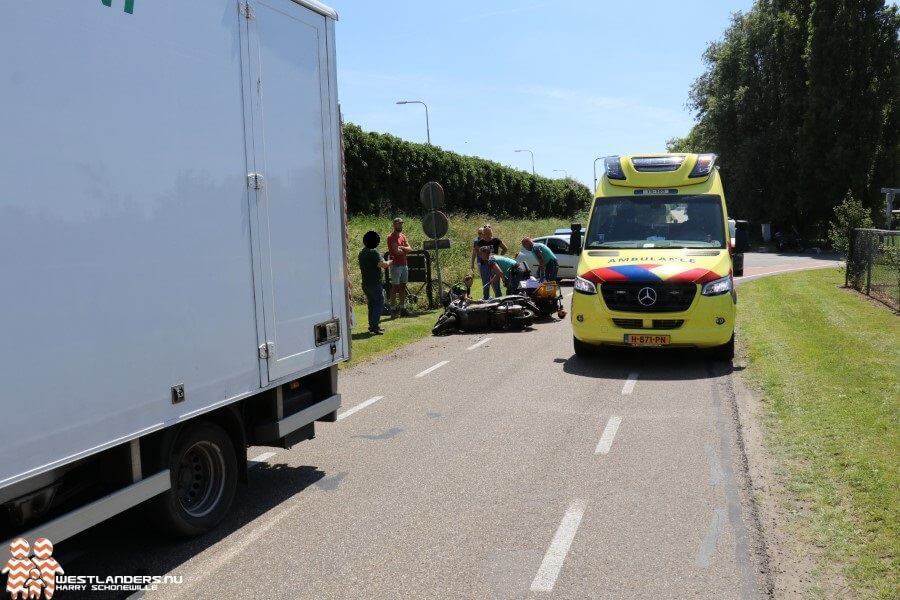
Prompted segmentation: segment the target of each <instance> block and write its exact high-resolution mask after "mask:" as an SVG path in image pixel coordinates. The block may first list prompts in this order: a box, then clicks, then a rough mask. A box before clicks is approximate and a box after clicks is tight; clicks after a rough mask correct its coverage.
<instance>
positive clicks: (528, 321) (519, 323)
mask: <svg viewBox="0 0 900 600" xmlns="http://www.w3.org/2000/svg"><path fill="white" fill-rule="evenodd" d="M534 317H535V315H534V311H532V310H531V309H530V308H526V309H525V310H523V311H522V312H521V313H519V314H518V315H516V316H515V317H512V318H510V322H509V325H510V328H513V329H525V328H526V327H531V325H532V324H533V323H534Z"/></svg>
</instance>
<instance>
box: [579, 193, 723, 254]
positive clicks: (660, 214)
mask: <svg viewBox="0 0 900 600" xmlns="http://www.w3.org/2000/svg"><path fill="white" fill-rule="evenodd" d="M586 239H587V243H586V244H585V246H586V247H587V248H724V247H725V219H724V217H723V216H722V201H721V199H720V198H719V196H712V195H704V196H667V197H662V196H649V197H646V196H634V197H632V196H625V197H615V198H599V199H598V200H597V202H595V204H594V212H593V214H591V222H590V225H589V228H588V234H587V238H586Z"/></svg>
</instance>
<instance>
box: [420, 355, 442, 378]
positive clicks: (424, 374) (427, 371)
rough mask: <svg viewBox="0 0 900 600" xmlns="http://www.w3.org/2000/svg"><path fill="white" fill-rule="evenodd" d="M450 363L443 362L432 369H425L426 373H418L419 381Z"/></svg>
mask: <svg viewBox="0 0 900 600" xmlns="http://www.w3.org/2000/svg"><path fill="white" fill-rule="evenodd" d="M449 362H450V361H449V360H442V361H441V362H439V363H438V364H436V365H434V366H431V367H428V368H427V369H425V370H424V371H421V372H419V373H416V379H418V378H419V377H425V376H426V375H428V374H429V373H431V372H432V371H437V370H438V369H440V368H441V367H443V366H444V365H446V364H448V363H449Z"/></svg>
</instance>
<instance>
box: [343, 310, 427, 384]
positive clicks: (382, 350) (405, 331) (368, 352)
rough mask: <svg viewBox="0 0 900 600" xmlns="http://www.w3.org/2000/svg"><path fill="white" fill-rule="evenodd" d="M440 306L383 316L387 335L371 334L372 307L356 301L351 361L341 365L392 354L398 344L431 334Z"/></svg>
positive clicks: (400, 345)
mask: <svg viewBox="0 0 900 600" xmlns="http://www.w3.org/2000/svg"><path fill="white" fill-rule="evenodd" d="M440 313H441V311H439V310H429V311H421V312H419V313H417V314H416V315H415V316H412V317H398V318H396V319H390V318H388V317H382V318H381V327H382V328H383V329H384V335H372V334H371V333H369V332H368V329H369V321H368V319H369V311H368V310H367V309H366V305H365V304H355V305H354V306H353V314H354V318H355V319H356V326H355V327H353V329H352V330H351V335H352V341H351V344H352V351H351V353H350V356H351V358H350V361H348V362H346V363H341V367H342V368H345V369H346V368H350V367H352V366H354V365H358V364H359V363H362V362H365V361H367V360H372V359H373V358H377V357H379V356H383V355H385V354H389V353H391V352H393V351H394V350H397V349H398V348H402V347H403V346H406V345H407V344H411V343H413V342H415V341H417V340H419V339H422V338H423V337H427V336H429V335H431V328H432V327H434V322H435V321H437V318H438V315H439V314H440Z"/></svg>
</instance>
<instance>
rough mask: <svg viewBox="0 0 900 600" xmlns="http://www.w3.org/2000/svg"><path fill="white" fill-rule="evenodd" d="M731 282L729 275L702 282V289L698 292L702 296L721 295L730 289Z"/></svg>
mask: <svg viewBox="0 0 900 600" xmlns="http://www.w3.org/2000/svg"><path fill="white" fill-rule="evenodd" d="M731 287H732V282H731V275H726V276H725V277H722V278H721V279H716V280H715V281H710V282H709V283H704V284H703V290H702V291H701V292H700V293H701V294H703V295H704V296H721V295H722V294H727V293H728V292H730V291H731Z"/></svg>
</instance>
